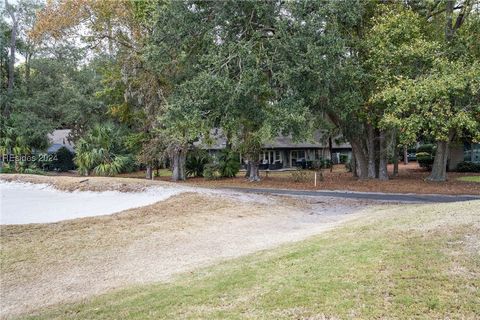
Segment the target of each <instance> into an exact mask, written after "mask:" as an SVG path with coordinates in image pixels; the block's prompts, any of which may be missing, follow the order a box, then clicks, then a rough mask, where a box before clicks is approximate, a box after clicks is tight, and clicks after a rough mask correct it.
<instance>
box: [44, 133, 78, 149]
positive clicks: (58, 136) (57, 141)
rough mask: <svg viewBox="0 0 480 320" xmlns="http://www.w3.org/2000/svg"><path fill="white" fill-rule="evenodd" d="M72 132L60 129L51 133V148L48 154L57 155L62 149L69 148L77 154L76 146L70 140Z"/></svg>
mask: <svg viewBox="0 0 480 320" xmlns="http://www.w3.org/2000/svg"><path fill="white" fill-rule="evenodd" d="M71 131H72V130H70V129H60V130H54V131H53V132H52V133H50V134H49V135H48V140H49V141H50V146H49V147H48V150H47V153H55V152H57V151H58V150H59V149H60V148H62V147H65V148H67V149H68V150H70V151H71V152H75V145H74V144H73V143H72V142H71V141H70V140H68V139H69V135H70V132H71Z"/></svg>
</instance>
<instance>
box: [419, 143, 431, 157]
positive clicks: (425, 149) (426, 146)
mask: <svg viewBox="0 0 480 320" xmlns="http://www.w3.org/2000/svg"><path fill="white" fill-rule="evenodd" d="M423 152H426V153H429V154H431V155H433V154H434V153H435V145H433V144H422V145H421V146H419V147H418V148H417V157H418V153H423Z"/></svg>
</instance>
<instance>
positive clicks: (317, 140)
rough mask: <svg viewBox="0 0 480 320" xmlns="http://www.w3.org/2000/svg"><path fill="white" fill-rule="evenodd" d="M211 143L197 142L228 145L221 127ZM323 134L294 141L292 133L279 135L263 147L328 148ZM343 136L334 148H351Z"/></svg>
mask: <svg viewBox="0 0 480 320" xmlns="http://www.w3.org/2000/svg"><path fill="white" fill-rule="evenodd" d="M209 140H211V143H208V144H207V143H203V142H202V141H201V140H200V141H198V142H195V143H194V145H195V146H196V147H200V148H203V149H208V150H222V149H224V148H225V147H226V145H227V139H226V138H225V136H224V135H223V132H222V130H221V129H213V130H212V131H211V133H210V138H209ZM324 140H325V139H323V134H322V133H321V131H320V130H317V131H316V132H315V134H314V137H313V139H312V141H300V142H298V141H294V139H293V138H292V136H291V135H288V136H278V137H276V138H274V139H273V140H272V141H271V142H268V143H265V144H264V145H263V148H265V149H303V148H328V142H327V141H324ZM343 140H344V139H343V138H342V136H338V137H336V138H334V139H332V148H333V149H349V148H351V146H350V144H349V143H348V142H344V141H343Z"/></svg>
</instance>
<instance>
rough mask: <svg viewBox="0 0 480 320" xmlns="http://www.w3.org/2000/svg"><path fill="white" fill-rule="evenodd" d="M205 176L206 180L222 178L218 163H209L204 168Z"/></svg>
mask: <svg viewBox="0 0 480 320" xmlns="http://www.w3.org/2000/svg"><path fill="white" fill-rule="evenodd" d="M203 177H204V178H205V179H206V180H216V179H219V178H221V174H220V168H219V166H218V164H216V163H208V164H206V165H205V166H204V168H203Z"/></svg>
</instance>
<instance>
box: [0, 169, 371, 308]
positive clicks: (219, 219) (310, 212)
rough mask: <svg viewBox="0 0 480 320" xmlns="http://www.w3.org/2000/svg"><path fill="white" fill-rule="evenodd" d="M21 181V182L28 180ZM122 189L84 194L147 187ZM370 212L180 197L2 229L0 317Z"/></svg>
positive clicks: (343, 205)
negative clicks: (127, 208)
mask: <svg viewBox="0 0 480 320" xmlns="http://www.w3.org/2000/svg"><path fill="white" fill-rule="evenodd" d="M10 177H12V178H14V176H10ZM21 178H22V181H25V180H24V178H25V176H22V177H21ZM26 178H27V181H28V180H30V182H33V181H37V182H42V183H45V182H46V181H48V182H47V183H50V184H52V185H54V186H56V187H59V188H61V189H63V190H78V189H80V190H92V189H83V188H85V187H84V186H83V185H82V184H81V183H82V182H80V181H79V180H82V178H73V179H72V178H69V177H61V178H60V179H58V178H52V177H38V178H37V176H28V177H26ZM69 180H70V181H69ZM124 180H127V179H120V181H117V180H116V179H111V178H94V179H92V180H91V182H90V184H89V185H88V186H89V187H90V188H99V189H101V190H112V189H110V188H114V187H115V184H117V183H118V184H121V186H120V187H121V188H124V189H123V190H132V191H138V190H141V189H139V188H141V187H144V182H143V181H141V182H138V183H134V182H130V181H129V182H123V181H124ZM127 181H128V180H127ZM150 183H152V184H156V183H157V182H150ZM150 183H148V184H150ZM159 183H162V182H159ZM123 184H125V185H123ZM79 186H81V187H79ZM103 188H107V189H103ZM94 190H95V189H94ZM255 197H256V198H255ZM259 200H262V201H259ZM369 204H371V203H369V202H364V201H362V202H358V201H354V200H348V199H345V200H338V199H332V198H315V199H313V198H290V197H282V196H252V197H250V198H236V195H234V194H228V195H225V196H223V195H221V194H199V193H184V194H181V195H178V196H174V197H172V198H170V199H168V200H166V201H163V202H158V203H156V204H153V205H150V206H146V207H142V208H137V209H131V210H127V211H124V212H121V213H118V214H113V215H108V216H98V217H91V218H82V219H76V220H69V221H64V222H58V223H52V224H32V225H10V226H9V225H3V226H0V231H1V232H0V239H1V244H2V246H1V257H2V259H1V275H2V277H1V288H2V289H1V290H2V292H1V294H2V296H1V298H2V299H1V301H2V302H1V303H2V306H1V314H0V315H1V316H2V317H10V316H14V315H19V314H25V313H30V312H32V311H34V310H36V309H39V308H43V307H45V306H49V305H52V304H57V303H62V302H70V301H78V300H79V299H84V298H87V297H89V296H91V295H95V294H100V293H103V292H107V291H109V290H112V289H116V288H120V287H124V286H130V285H135V284H142V283H149V282H155V281H168V280H169V279H171V278H172V276H174V275H175V274H177V273H180V272H185V271H188V270H193V269H195V268H198V267H200V266H205V265H209V264H212V263H214V262H217V261H221V260H224V259H229V258H234V257H238V256H240V255H244V254H248V253H252V252H255V251H258V250H262V249H267V248H271V247H273V246H276V245H278V244H280V243H285V242H289V241H296V240H301V239H304V238H306V237H308V236H310V235H314V234H318V233H319V232H322V231H324V230H327V229H329V228H332V227H333V226H335V225H336V224H338V223H339V222H341V221H344V220H346V219H349V218H351V217H355V216H356V215H351V214H349V213H352V212H356V211H359V210H361V209H362V208H364V207H365V206H367V205H369Z"/></svg>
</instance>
